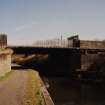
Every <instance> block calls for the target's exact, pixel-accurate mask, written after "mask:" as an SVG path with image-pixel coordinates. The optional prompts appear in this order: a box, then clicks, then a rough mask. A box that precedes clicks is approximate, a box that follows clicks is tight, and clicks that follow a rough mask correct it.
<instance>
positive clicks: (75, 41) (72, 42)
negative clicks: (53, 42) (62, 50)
mask: <svg viewBox="0 0 105 105" xmlns="http://www.w3.org/2000/svg"><path fill="white" fill-rule="evenodd" d="M67 40H68V47H80V40H79V36H78V35H76V36H71V37H68V38H67Z"/></svg>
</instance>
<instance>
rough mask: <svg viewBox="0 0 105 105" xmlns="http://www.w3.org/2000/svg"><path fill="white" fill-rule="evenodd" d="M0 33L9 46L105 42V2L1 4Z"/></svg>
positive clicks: (7, 0) (19, 0)
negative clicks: (75, 40) (58, 40)
mask: <svg viewBox="0 0 105 105" xmlns="http://www.w3.org/2000/svg"><path fill="white" fill-rule="evenodd" d="M0 32H1V33H6V34H7V35H8V44H9V45H28V44H32V43H34V42H35V41H37V40H45V39H55V38H60V37H61V35H62V37H63V38H67V37H70V36H72V35H76V34H78V35H79V37H80V39H85V40H104V39H105V0H0Z"/></svg>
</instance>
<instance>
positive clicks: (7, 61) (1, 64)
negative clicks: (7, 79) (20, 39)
mask: <svg viewBox="0 0 105 105" xmlns="http://www.w3.org/2000/svg"><path fill="white" fill-rule="evenodd" d="M11 54H12V50H10V49H5V50H4V51H1V52H0V76H4V75H5V74H6V73H8V72H10V71H11Z"/></svg>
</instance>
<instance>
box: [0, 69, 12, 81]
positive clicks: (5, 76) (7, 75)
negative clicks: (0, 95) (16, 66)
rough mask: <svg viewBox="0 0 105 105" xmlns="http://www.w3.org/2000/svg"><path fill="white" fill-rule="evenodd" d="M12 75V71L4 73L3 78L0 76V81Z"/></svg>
mask: <svg viewBox="0 0 105 105" xmlns="http://www.w3.org/2000/svg"><path fill="white" fill-rule="evenodd" d="M12 73H14V70H11V71H10V72H8V73H6V74H5V75H4V76H0V81H2V80H6V79H8V77H10V76H11V74H12Z"/></svg>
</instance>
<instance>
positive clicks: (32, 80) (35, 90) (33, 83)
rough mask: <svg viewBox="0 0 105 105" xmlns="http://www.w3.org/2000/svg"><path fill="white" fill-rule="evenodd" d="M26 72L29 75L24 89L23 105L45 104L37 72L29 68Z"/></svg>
mask: <svg viewBox="0 0 105 105" xmlns="http://www.w3.org/2000/svg"><path fill="white" fill-rule="evenodd" d="M28 74H29V77H28V81H27V84H26V89H25V93H26V94H25V96H24V105H45V102H44V99H43V95H42V91H41V82H40V78H39V76H38V73H37V72H36V71H33V70H29V71H28Z"/></svg>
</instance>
